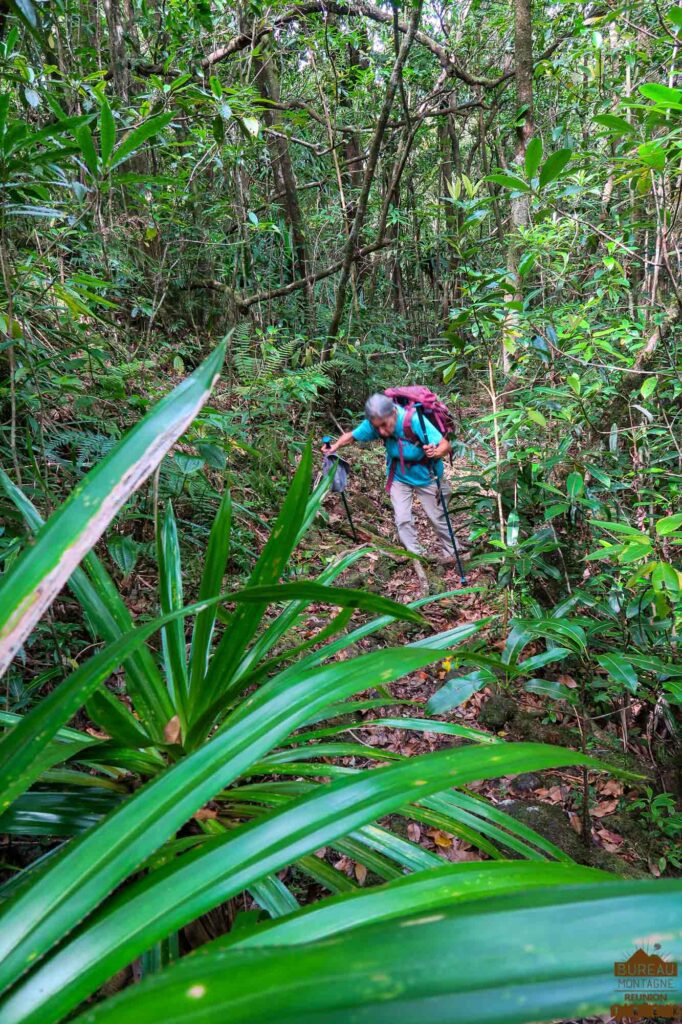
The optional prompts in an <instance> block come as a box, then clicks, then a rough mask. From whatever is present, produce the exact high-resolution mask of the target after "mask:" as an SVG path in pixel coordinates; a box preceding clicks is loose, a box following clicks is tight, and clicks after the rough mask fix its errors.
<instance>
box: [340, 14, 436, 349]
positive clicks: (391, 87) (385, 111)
mask: <svg viewBox="0 0 682 1024" xmlns="http://www.w3.org/2000/svg"><path fill="white" fill-rule="evenodd" d="M422 3H423V0H417V3H416V5H415V7H414V10H413V13H412V18H411V19H410V25H409V28H408V31H407V33H406V34H405V37H404V39H403V41H402V44H401V46H400V51H399V53H398V56H397V57H396V60H395V63H394V65H393V70H392V72H391V77H390V79H389V81H388V85H387V87H386V94H385V96H384V102H383V103H382V105H381V112H380V114H379V119H378V123H377V127H376V130H375V132H374V137H373V138H372V143H371V146H370V150H369V155H368V157H367V161H366V163H365V170H364V174H363V176H362V189H361V192H360V195H359V197H358V206H357V210H356V212H355V217H354V219H353V227H352V228H351V230H350V234H349V236H348V240H347V242H346V246H345V251H344V256H343V266H342V268H341V276H340V280H339V284H338V287H337V289H336V303H335V307H334V316H333V318H332V322H331V326H330V328H329V335H328V340H329V342H330V343H331V342H333V341H334V339H335V338H336V336H337V334H338V331H339V325H340V323H341V317H342V316H343V307H344V303H345V299H346V288H347V287H348V279H349V278H350V268H351V265H352V263H353V260H354V258H355V253H356V249H357V248H358V243H359V239H360V235H361V232H362V228H363V226H364V223H365V215H366V213H367V203H368V200H369V192H370V189H371V187H372V182H373V180H374V173H375V171H376V166H377V161H378V159H379V152H380V150H381V143H382V141H383V138H384V133H385V131H386V125H387V124H388V118H389V116H390V113H391V108H392V106H393V100H394V99H395V94H396V90H397V88H398V83H399V81H400V75H401V73H402V69H403V65H404V64H405V61H406V60H407V55H408V53H409V52H410V47H411V46H412V43H413V41H414V37H415V33H416V31H417V26H418V25H419V19H420V17H421V10H422ZM378 241H381V239H379V240H378ZM324 355H325V353H323V356H324Z"/></svg>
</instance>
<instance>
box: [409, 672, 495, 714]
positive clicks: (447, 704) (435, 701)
mask: <svg viewBox="0 0 682 1024" xmlns="http://www.w3.org/2000/svg"><path fill="white" fill-rule="evenodd" d="M495 682H496V676H495V673H494V672H491V671H490V669H486V668H482V669H479V670H477V671H476V672H469V673H468V674H466V675H462V676H457V677H456V678H454V679H449V680H448V681H447V683H445V684H444V686H441V688H440V690H437V691H436V693H434V694H433V695H432V696H431V697H430V699H429V701H428V703H427V705H426V710H427V711H428V712H429V714H432V715H443V714H445V712H446V711H450V709H451V708H456V707H458V706H459V705H460V704H463V703H464V701H465V700H468V699H469V697H471V696H472V694H474V693H477V692H478V691H479V690H481V689H482V688H483V687H484V686H487V685H489V684H490V683H495Z"/></svg>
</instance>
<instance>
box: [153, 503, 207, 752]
mask: <svg viewBox="0 0 682 1024" xmlns="http://www.w3.org/2000/svg"><path fill="white" fill-rule="evenodd" d="M156 546H157V559H158V564H159V592H160V598H161V600H160V604H161V611H162V612H163V613H164V614H165V615H168V614H169V613H170V612H174V611H178V610H179V609H180V608H182V606H183V603H184V602H183V598H182V563H181V561H180V545H179V541H178V530H177V525H176V522H175V516H174V515H173V507H172V505H171V503H170V502H168V505H167V507H166V513H165V515H164V517H163V520H162V522H161V524H160V525H157V545H156ZM211 596H213V595H211ZM161 649H162V651H163V662H164V666H165V675H166V682H167V685H168V690H169V693H170V698H171V702H172V704H173V707H174V709H175V713H176V714H177V715H178V716H179V719H180V723H181V725H182V732H183V735H184V733H185V731H186V728H187V701H188V697H189V693H188V679H187V656H186V653H185V622H184V619H182V618H180V619H174V620H173V621H172V622H169V624H168V625H167V626H164V627H163V629H162V630H161Z"/></svg>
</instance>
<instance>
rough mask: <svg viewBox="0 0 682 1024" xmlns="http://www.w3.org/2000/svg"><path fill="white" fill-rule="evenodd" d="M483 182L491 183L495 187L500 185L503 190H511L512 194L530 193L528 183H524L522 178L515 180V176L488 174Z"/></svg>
mask: <svg viewBox="0 0 682 1024" xmlns="http://www.w3.org/2000/svg"><path fill="white" fill-rule="evenodd" d="M484 181H493V182H495V184H496V185H502V186H503V187H504V188H509V189H512V191H514V192H530V191H531V188H530V185H529V184H528V182H526V181H524V180H523V178H517V176H516V175H515V174H488V175H487V176H486V177H485V178H484Z"/></svg>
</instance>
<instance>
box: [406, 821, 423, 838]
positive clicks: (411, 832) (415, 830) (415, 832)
mask: <svg viewBox="0 0 682 1024" xmlns="http://www.w3.org/2000/svg"><path fill="white" fill-rule="evenodd" d="M421 834H422V830H421V829H420V827H419V825H418V824H417V823H416V821H411V822H410V823H409V825H408V826H407V835H408V838H409V839H411V840H412V842H413V843H418V842H419V840H420V839H421Z"/></svg>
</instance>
